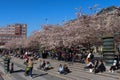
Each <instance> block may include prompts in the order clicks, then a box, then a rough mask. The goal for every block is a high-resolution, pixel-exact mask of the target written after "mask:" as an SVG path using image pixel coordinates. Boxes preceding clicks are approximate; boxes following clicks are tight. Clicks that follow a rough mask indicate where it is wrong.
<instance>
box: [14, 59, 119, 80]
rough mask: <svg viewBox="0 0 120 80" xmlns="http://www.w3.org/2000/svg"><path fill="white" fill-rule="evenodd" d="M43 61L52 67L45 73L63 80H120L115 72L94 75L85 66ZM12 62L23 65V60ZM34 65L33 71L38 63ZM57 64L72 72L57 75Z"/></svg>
mask: <svg viewBox="0 0 120 80" xmlns="http://www.w3.org/2000/svg"><path fill="white" fill-rule="evenodd" d="M44 60H45V61H49V62H50V63H51V65H52V66H53V67H54V68H53V69H51V70H48V71H47V73H48V74H50V75H54V76H57V77H60V78H63V79H65V80H120V79H119V76H120V75H119V73H117V72H115V73H108V72H107V71H106V72H104V73H101V74H94V73H90V72H89V70H85V69H84V66H85V64H81V63H74V64H73V65H72V64H70V63H69V62H64V61H57V60H51V59H44ZM13 61H14V62H15V63H19V64H21V65H23V63H24V60H22V59H18V58H14V59H13ZM35 63H36V64H35V65H34V69H35V70H38V69H37V68H38V65H39V61H35ZM59 64H67V65H68V68H69V69H70V71H72V72H71V73H68V74H67V75H63V74H57V71H58V67H59ZM42 72H44V71H42Z"/></svg>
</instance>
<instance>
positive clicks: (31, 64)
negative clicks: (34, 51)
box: [28, 58, 33, 78]
mask: <svg viewBox="0 0 120 80" xmlns="http://www.w3.org/2000/svg"><path fill="white" fill-rule="evenodd" d="M28 67H29V76H30V77H31V78H32V71H33V58H30V59H29V61H28Z"/></svg>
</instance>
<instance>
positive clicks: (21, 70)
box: [12, 69, 25, 73]
mask: <svg viewBox="0 0 120 80" xmlns="http://www.w3.org/2000/svg"><path fill="white" fill-rule="evenodd" d="M18 72H25V70H23V69H20V70H16V71H13V72H12V73H18Z"/></svg>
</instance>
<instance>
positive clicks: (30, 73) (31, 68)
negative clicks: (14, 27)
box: [29, 67, 33, 77]
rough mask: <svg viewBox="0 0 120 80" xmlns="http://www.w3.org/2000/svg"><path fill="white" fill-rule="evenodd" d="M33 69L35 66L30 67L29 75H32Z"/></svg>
mask: <svg viewBox="0 0 120 80" xmlns="http://www.w3.org/2000/svg"><path fill="white" fill-rule="evenodd" d="M32 70H33V67H30V71H29V75H30V76H31V77H32Z"/></svg>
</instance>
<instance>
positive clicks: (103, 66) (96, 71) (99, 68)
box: [94, 60, 106, 73]
mask: <svg viewBox="0 0 120 80" xmlns="http://www.w3.org/2000/svg"><path fill="white" fill-rule="evenodd" d="M99 63H100V64H99V65H98V67H97V68H96V69H95V71H94V73H99V72H105V71H106V67H105V65H104V63H103V60H100V61H99Z"/></svg>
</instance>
